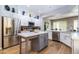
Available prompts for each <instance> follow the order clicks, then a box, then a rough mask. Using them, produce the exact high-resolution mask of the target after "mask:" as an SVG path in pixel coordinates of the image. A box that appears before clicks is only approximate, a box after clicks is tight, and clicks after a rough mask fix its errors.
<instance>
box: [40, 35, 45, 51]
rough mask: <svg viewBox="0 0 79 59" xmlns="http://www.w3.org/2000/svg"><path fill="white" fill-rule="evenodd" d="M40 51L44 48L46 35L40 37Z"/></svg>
mask: <svg viewBox="0 0 79 59" xmlns="http://www.w3.org/2000/svg"><path fill="white" fill-rule="evenodd" d="M39 45H40V49H42V48H44V34H41V35H39Z"/></svg>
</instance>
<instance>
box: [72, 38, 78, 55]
mask: <svg viewBox="0 0 79 59" xmlns="http://www.w3.org/2000/svg"><path fill="white" fill-rule="evenodd" d="M72 53H74V54H79V40H75V39H72Z"/></svg>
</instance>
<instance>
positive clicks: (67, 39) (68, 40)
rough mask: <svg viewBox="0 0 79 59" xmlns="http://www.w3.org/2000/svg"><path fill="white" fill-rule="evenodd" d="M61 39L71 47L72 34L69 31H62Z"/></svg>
mask: <svg viewBox="0 0 79 59" xmlns="http://www.w3.org/2000/svg"><path fill="white" fill-rule="evenodd" d="M60 41H61V42H63V43H64V44H66V45H68V46H69V47H71V36H70V35H69V34H67V33H60Z"/></svg>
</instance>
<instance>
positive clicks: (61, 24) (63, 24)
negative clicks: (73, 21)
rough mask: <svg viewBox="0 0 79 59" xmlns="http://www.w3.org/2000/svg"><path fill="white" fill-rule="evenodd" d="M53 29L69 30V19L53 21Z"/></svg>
mask: <svg viewBox="0 0 79 59" xmlns="http://www.w3.org/2000/svg"><path fill="white" fill-rule="evenodd" d="M52 26H53V29H54V30H62V31H66V30H67V21H53V25H52Z"/></svg>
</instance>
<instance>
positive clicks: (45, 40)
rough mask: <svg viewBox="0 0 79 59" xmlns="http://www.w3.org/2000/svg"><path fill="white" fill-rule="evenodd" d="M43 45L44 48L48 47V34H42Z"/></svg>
mask: <svg viewBox="0 0 79 59" xmlns="http://www.w3.org/2000/svg"><path fill="white" fill-rule="evenodd" d="M44 45H45V46H47V45H48V34H47V33H45V34H44Z"/></svg>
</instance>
